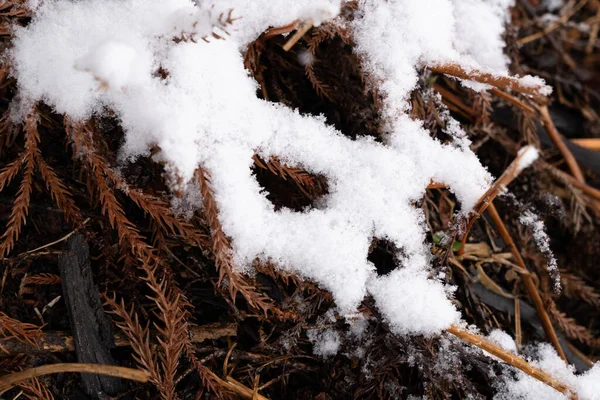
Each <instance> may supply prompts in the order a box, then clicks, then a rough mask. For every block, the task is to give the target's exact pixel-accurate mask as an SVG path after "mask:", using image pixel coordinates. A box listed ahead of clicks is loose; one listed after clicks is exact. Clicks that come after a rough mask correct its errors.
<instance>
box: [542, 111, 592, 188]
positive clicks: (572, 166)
mask: <svg viewBox="0 0 600 400" xmlns="http://www.w3.org/2000/svg"><path fill="white" fill-rule="evenodd" d="M538 109H539V111H540V115H541V117H542V122H543V124H544V127H545V128H546V131H547V132H548V136H550V139H552V142H553V143H554V145H555V146H556V147H557V148H558V150H559V151H560V153H561V154H562V156H563V158H564V159H565V161H566V163H567V166H568V167H569V171H571V174H572V175H573V176H574V177H575V179H577V180H578V181H579V182H581V183H585V177H584V176H583V172H581V168H579V164H577V160H576V159H575V157H573V153H571V150H569V148H568V147H567V145H566V144H565V142H564V141H563V138H562V136H561V134H560V133H559V132H558V130H557V129H556V126H555V125H554V122H553V121H552V117H550V113H549V112H548V106H545V105H544V106H540V107H539V108H538Z"/></svg>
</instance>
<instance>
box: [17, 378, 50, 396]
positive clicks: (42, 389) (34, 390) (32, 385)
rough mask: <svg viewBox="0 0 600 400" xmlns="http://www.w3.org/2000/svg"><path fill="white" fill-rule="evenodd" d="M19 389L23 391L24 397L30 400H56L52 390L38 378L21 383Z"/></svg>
mask: <svg viewBox="0 0 600 400" xmlns="http://www.w3.org/2000/svg"><path fill="white" fill-rule="evenodd" d="M19 387H20V388H21V389H23V391H24V392H23V395H24V396H25V397H27V398H28V399H29V400H54V395H53V394H52V392H51V391H50V389H48V388H47V387H46V385H43V384H42V383H41V382H40V380H39V379H38V378H33V379H30V380H28V381H27V382H23V383H20V384H19Z"/></svg>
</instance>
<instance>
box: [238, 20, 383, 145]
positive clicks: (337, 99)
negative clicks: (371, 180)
mask: <svg viewBox="0 0 600 400" xmlns="http://www.w3.org/2000/svg"><path fill="white" fill-rule="evenodd" d="M316 34H317V32H316V31H315V32H314V33H313V35H305V37H304V38H303V39H302V40H300V41H299V42H298V43H297V44H296V45H295V46H294V47H293V48H292V49H291V50H290V51H288V52H286V51H284V50H283V49H282V45H283V44H284V43H285V42H286V41H287V40H288V39H289V38H285V37H281V36H277V37H273V38H271V39H268V40H266V41H265V42H264V44H261V43H260V42H254V43H251V44H250V45H249V47H248V51H247V53H246V57H245V59H246V68H248V69H250V70H251V72H252V74H253V75H254V77H255V79H256V80H257V82H258V83H259V84H260V85H261V89H259V90H258V96H259V97H261V98H263V99H264V98H266V99H267V100H269V101H273V102H279V103H283V104H285V105H287V106H289V107H291V108H297V109H298V111H299V112H300V113H302V114H311V115H316V116H318V115H323V116H324V117H325V118H326V122H327V124H330V125H333V126H335V128H336V129H338V130H339V131H340V132H342V133H343V134H344V135H346V136H347V137H349V138H351V139H353V140H354V139H356V138H357V137H360V136H372V137H374V138H376V140H380V137H379V119H380V117H379V115H380V110H379V104H380V103H379V101H378V100H377V99H375V94H374V92H373V91H372V90H371V89H369V87H368V82H369V81H368V79H367V78H366V77H365V75H364V74H363V71H362V70H361V67H360V62H359V60H358V57H357V56H356V54H354V53H353V52H352V47H351V46H349V45H347V44H345V43H344V42H343V41H342V40H341V39H340V38H339V37H334V38H331V39H326V40H324V41H323V42H321V43H320V44H319V45H318V46H317V47H316V49H315V52H314V53H311V52H310V51H309V49H310V41H311V40H312V39H313V38H314V37H315V35H316ZM259 40H261V39H259ZM257 47H258V48H260V52H259V54H260V55H259V56H256V49H257ZM253 57H254V58H253ZM250 60H260V62H251V61H250ZM254 66H256V68H255V69H254V70H253V67H254ZM259 66H260V67H259ZM259 68H260V69H259Z"/></svg>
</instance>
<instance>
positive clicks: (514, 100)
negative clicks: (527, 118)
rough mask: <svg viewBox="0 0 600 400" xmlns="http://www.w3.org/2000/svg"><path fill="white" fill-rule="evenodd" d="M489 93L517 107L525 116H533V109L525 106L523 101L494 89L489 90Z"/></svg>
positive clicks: (527, 105)
mask: <svg viewBox="0 0 600 400" xmlns="http://www.w3.org/2000/svg"><path fill="white" fill-rule="evenodd" d="M490 92H491V93H492V94H495V95H496V96H498V97H500V98H501V99H503V100H505V101H507V102H509V103H511V104H512V105H514V106H517V107H518V108H520V109H521V110H523V111H525V112H526V113H527V114H530V115H532V114H535V109H534V108H533V107H531V106H530V105H529V104H526V103H525V102H524V101H522V100H520V99H518V98H516V97H515V96H513V95H511V94H508V93H506V92H505V91H503V90H500V89H498V88H495V87H494V88H491V89H490Z"/></svg>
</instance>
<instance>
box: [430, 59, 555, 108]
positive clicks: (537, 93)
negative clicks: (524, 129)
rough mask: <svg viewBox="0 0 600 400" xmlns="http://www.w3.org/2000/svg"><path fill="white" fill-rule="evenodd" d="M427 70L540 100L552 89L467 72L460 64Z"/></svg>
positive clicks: (515, 80) (480, 72) (495, 76)
mask: <svg viewBox="0 0 600 400" xmlns="http://www.w3.org/2000/svg"><path fill="white" fill-rule="evenodd" d="M427 68H428V69H429V70H431V71H433V72H437V73H439V74H445V75H449V76H453V77H455V78H459V79H466V80H471V81H475V82H479V83H484V84H486V85H491V86H495V87H497V88H500V89H506V90H512V91H515V92H519V93H523V94H526V95H529V96H532V97H534V98H536V99H540V100H541V99H543V98H544V97H545V93H547V92H549V90H550V88H549V87H548V86H545V85H526V84H524V83H523V82H522V81H521V80H520V79H519V78H515V77H512V76H504V75H496V74H492V73H489V72H485V71H479V70H476V69H472V70H467V69H465V68H463V67H462V66H461V65H459V64H452V63H449V64H442V65H430V66H428V67H427Z"/></svg>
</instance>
